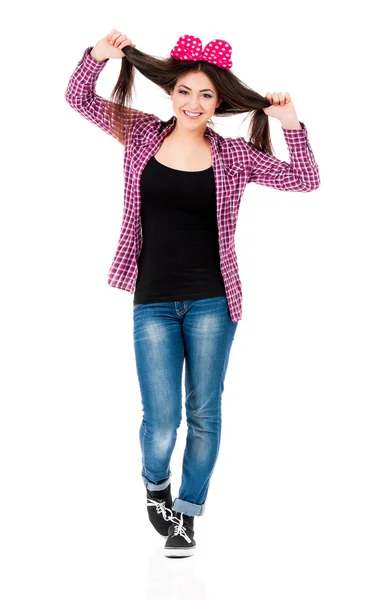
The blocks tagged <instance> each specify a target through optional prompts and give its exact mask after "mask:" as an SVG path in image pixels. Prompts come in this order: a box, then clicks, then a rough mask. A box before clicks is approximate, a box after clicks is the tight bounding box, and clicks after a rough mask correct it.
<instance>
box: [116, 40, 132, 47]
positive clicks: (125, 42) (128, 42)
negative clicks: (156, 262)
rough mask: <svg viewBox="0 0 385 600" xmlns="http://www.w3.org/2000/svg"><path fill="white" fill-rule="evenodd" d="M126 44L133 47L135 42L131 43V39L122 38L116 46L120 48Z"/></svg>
mask: <svg viewBox="0 0 385 600" xmlns="http://www.w3.org/2000/svg"><path fill="white" fill-rule="evenodd" d="M126 46H134V47H135V44H133V43H132V42H131V40H124V41H123V42H122V43H121V44H119V46H118V47H119V48H120V49H122V48H125V47H126Z"/></svg>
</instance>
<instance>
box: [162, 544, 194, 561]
mask: <svg viewBox="0 0 385 600" xmlns="http://www.w3.org/2000/svg"><path fill="white" fill-rule="evenodd" d="M194 554H195V546H194V548H165V549H164V555H165V556H166V558H186V557H187V556H193V555H194Z"/></svg>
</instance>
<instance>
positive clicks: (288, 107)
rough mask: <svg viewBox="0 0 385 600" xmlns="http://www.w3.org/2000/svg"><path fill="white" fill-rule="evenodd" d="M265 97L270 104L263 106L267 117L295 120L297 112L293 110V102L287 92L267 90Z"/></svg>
mask: <svg viewBox="0 0 385 600" xmlns="http://www.w3.org/2000/svg"><path fill="white" fill-rule="evenodd" d="M265 98H267V99H268V101H269V102H270V103H271V106H268V107H267V108H263V109H262V110H263V112H264V113H265V115H267V116H268V117H274V118H275V119H279V120H280V121H281V120H282V119H283V120H285V121H287V120H293V121H294V120H297V121H298V117H297V113H296V112H295V108H294V104H293V102H292V101H291V98H290V94H289V92H285V93H283V92H278V93H277V92H273V93H272V94H270V92H267V94H266V95H265Z"/></svg>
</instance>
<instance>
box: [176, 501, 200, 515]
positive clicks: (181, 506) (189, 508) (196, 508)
mask: <svg viewBox="0 0 385 600" xmlns="http://www.w3.org/2000/svg"><path fill="white" fill-rule="evenodd" d="M205 509H206V503H203V504H193V503H192V502H187V500H181V499H180V498H175V500H174V502H173V505H172V510H173V511H175V512H178V513H183V514H184V515H187V516H188V517H201V516H202V515H203V514H204V512H205Z"/></svg>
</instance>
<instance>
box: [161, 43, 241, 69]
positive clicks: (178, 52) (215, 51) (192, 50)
mask: <svg viewBox="0 0 385 600" xmlns="http://www.w3.org/2000/svg"><path fill="white" fill-rule="evenodd" d="M231 51H232V48H231V46H230V44H229V43H228V42H226V41H225V40H219V39H215V40H212V42H209V43H208V44H207V46H205V49H204V50H203V51H202V42H201V40H200V39H199V38H198V37H195V36H194V35H182V36H181V37H180V38H179V39H178V41H177V43H176V44H175V46H174V48H173V49H172V50H171V53H170V56H171V58H176V59H177V60H205V61H206V62H209V63H212V64H213V65H216V66H217V67H222V69H230V68H231V67H232V65H233V63H232V62H231Z"/></svg>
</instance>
